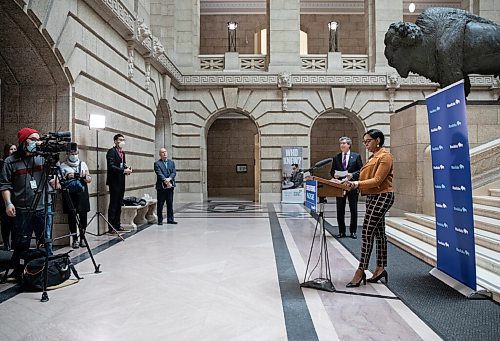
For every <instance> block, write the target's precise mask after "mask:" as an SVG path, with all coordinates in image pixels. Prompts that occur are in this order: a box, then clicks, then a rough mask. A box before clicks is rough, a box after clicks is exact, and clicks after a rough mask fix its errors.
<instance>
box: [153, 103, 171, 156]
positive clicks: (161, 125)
mask: <svg viewBox="0 0 500 341" xmlns="http://www.w3.org/2000/svg"><path fill="white" fill-rule="evenodd" d="M170 117H171V115H170V108H169V106H168V102H167V100H166V99H161V100H160V102H159V103H158V107H157V108H156V120H155V155H158V152H159V150H160V148H167V150H168V154H169V157H173V155H172V126H171V124H170Z"/></svg>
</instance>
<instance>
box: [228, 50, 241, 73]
mask: <svg viewBox="0 0 500 341" xmlns="http://www.w3.org/2000/svg"><path fill="white" fill-rule="evenodd" d="M224 71H240V54H239V53H238V52H226V53H225V54H224Z"/></svg>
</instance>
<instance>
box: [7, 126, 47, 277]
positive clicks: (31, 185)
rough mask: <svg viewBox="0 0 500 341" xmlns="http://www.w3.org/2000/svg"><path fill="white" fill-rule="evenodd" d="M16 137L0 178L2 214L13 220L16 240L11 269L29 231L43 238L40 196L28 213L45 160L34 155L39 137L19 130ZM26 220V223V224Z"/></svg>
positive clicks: (26, 242)
mask: <svg viewBox="0 0 500 341" xmlns="http://www.w3.org/2000/svg"><path fill="white" fill-rule="evenodd" d="M17 137H18V142H19V148H18V150H17V152H16V153H15V154H13V155H11V156H9V157H8V158H7V159H6V160H5V163H4V167H3V169H2V172H1V175H0V191H1V192H2V198H3V202H4V204H5V211H6V213H7V215H8V216H9V217H14V229H15V230H16V235H17V238H18V240H17V243H16V248H15V249H14V254H13V255H12V262H13V264H14V266H16V265H17V264H18V263H19V256H20V254H21V253H22V252H23V251H26V250H28V249H29V247H30V243H31V235H32V234H33V232H35V236H36V239H37V243H39V242H40V241H42V240H43V239H44V238H42V237H43V235H42V234H43V231H44V229H45V214H44V213H45V212H44V208H45V197H44V196H41V198H40V200H39V201H38V203H37V206H36V207H35V211H34V212H31V213H30V208H31V205H32V202H33V199H34V197H35V192H36V190H37V189H38V188H39V187H40V186H43V185H44V184H42V183H41V180H42V175H43V164H44V162H45V160H44V158H43V157H42V156H40V155H35V151H36V149H37V145H38V144H39V143H40V135H39V134H38V131H37V130H35V129H32V128H22V129H20V130H19V131H18V133H17ZM51 185H52V186H55V180H54V179H52V180H51ZM28 218H30V221H26V220H27V219H28ZM25 221H26V223H25ZM47 221H49V219H47ZM49 252H50V250H49ZM15 275H19V274H15Z"/></svg>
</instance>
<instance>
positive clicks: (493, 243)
mask: <svg viewBox="0 0 500 341" xmlns="http://www.w3.org/2000/svg"><path fill="white" fill-rule="evenodd" d="M405 218H406V219H407V220H408V221H410V222H413V223H416V224H420V225H423V226H425V227H427V228H430V229H433V230H436V219H435V218H434V217H431V216H428V215H425V214H417V213H406V214H405ZM475 218H476V219H477V218H478V217H477V216H476V217H475ZM480 218H484V217H480ZM386 219H389V218H386ZM476 219H474V237H475V241H476V244H477V245H481V246H484V247H485V248H488V249H491V250H494V251H497V252H500V233H498V232H500V220H497V219H492V218H485V219H489V220H491V221H492V224H493V227H494V228H495V230H496V232H492V231H490V230H487V229H482V228H481V227H478V225H480V224H478V221H477V220H476ZM495 220H497V221H496V222H495Z"/></svg>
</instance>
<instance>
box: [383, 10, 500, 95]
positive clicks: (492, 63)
mask: <svg viewBox="0 0 500 341" xmlns="http://www.w3.org/2000/svg"><path fill="white" fill-rule="evenodd" d="M384 43H385V51H384V54H385V57H386V58H387V60H388V62H389V65H390V66H392V67H394V68H395V69H396V70H397V72H398V73H399V75H400V76H401V77H405V78H406V77H408V74H409V72H414V73H417V74H419V75H422V76H424V77H427V78H429V79H430V80H431V81H433V82H437V83H439V84H440V85H441V87H445V86H447V85H450V84H453V83H455V82H457V81H459V80H461V79H464V85H465V95H466V96H467V95H468V94H469V92H470V80H469V77H468V74H471V73H475V74H482V75H495V76H499V75H500V25H498V24H496V23H494V22H492V21H490V20H487V19H484V18H481V17H479V16H477V15H474V14H471V13H469V12H466V11H463V10H460V9H454V8H437V7H435V8H428V9H426V10H424V11H423V12H422V14H420V15H419V16H418V18H417V20H416V22H415V24H413V23H408V22H397V23H393V24H391V25H390V27H389V30H388V31H387V33H386V34H385V40H384Z"/></svg>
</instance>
